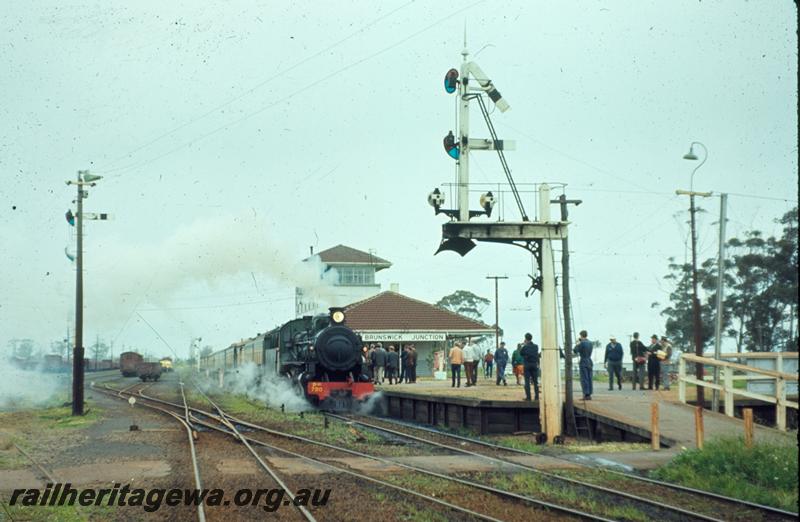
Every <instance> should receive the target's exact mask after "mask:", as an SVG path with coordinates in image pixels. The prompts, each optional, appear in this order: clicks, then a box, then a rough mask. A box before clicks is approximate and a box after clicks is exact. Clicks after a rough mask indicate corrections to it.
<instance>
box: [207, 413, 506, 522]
mask: <svg viewBox="0 0 800 522" xmlns="http://www.w3.org/2000/svg"><path fill="white" fill-rule="evenodd" d="M192 417H193V418H194V422H195V423H196V424H198V425H200V426H203V427H205V428H208V429H211V430H215V431H218V432H220V433H224V434H226V435H230V436H232V437H234V438H236V435H235V434H234V433H233V432H231V431H230V430H228V429H226V428H221V427H220V426H218V425H216V424H212V423H210V422H206V421H204V420H202V419H198V418H196V417H194V416H192ZM217 422H219V421H217ZM245 438H246V439H247V441H248V442H250V443H251V444H255V445H257V446H262V447H264V448H267V449H270V450H273V451H277V452H280V453H284V454H286V455H290V456H292V457H296V458H299V459H301V460H305V461H306V462H309V463H310V464H314V465H322V466H325V467H327V468H330V469H331V470H333V471H336V472H341V473H344V474H345V475H350V476H352V477H355V478H357V479H363V480H366V481H368V482H372V483H374V484H378V485H381V486H385V487H387V488H391V489H395V490H397V491H400V492H402V493H407V494H409V495H413V496H415V497H419V498H422V499H424V500H427V501H429V502H433V503H436V504H439V505H441V506H444V507H446V508H449V509H452V510H455V511H460V512H462V513H464V514H466V515H470V516H473V517H475V518H479V519H481V520H487V521H489V522H503V521H502V520H500V519H497V518H494V517H490V516H488V515H484V514H482V513H478V512H477V511H472V510H470V509H467V508H464V507H461V506H457V505H455V504H451V503H449V502H447V501H445V500H441V499H438V498H436V497H432V496H430V495H425V494H424V493H419V492H417V491H414V490H411V489H408V488H404V487H402V486H398V485H397V484H392V483H391V482H386V481H383V480H380V479H376V478H373V477H370V476H369V475H364V474H359V473H356V472H355V471H352V470H350V469H348V468H344V467H339V466H334V465H333V464H331V463H329V462H325V461H324V460H320V459H315V458H313V457H309V456H307V455H302V454H300V453H295V452H294V451H290V450H287V449H284V448H280V447H278V446H274V445H272V444H269V443H267V442H264V441H262V440H258V439H253V438H250V437H245Z"/></svg>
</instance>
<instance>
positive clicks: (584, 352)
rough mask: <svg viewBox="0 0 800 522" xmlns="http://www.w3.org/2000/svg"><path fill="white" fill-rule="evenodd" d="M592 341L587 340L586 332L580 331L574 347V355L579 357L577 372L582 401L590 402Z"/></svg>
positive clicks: (591, 390) (591, 389)
mask: <svg viewBox="0 0 800 522" xmlns="http://www.w3.org/2000/svg"><path fill="white" fill-rule="evenodd" d="M592 348H593V346H592V341H590V340H589V334H588V332H587V331H586V330H581V333H580V339H579V340H578V344H577V346H575V355H576V356H578V357H580V359H578V370H579V371H580V376H581V391H582V392H583V400H585V401H589V400H592V392H593V391H594V390H593V386H592V367H593V366H594V364H593V363H592Z"/></svg>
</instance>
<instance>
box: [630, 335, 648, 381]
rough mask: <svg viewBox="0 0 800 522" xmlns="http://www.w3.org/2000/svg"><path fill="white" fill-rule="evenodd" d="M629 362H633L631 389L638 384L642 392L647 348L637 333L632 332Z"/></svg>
mask: <svg viewBox="0 0 800 522" xmlns="http://www.w3.org/2000/svg"><path fill="white" fill-rule="evenodd" d="M631 361H632V362H633V389H634V390H635V389H636V384H637V383H638V384H639V389H640V390H644V370H645V367H646V366H647V347H646V346H645V345H644V343H643V342H642V341H640V340H639V332H633V341H631Z"/></svg>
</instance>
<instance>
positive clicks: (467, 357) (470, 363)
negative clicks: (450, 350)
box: [462, 341, 476, 388]
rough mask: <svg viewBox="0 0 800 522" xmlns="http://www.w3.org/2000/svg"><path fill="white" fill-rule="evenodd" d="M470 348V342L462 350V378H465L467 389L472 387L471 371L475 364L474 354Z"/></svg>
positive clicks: (471, 345)
mask: <svg viewBox="0 0 800 522" xmlns="http://www.w3.org/2000/svg"><path fill="white" fill-rule="evenodd" d="M472 347H473V344H472V341H467V345H466V346H464V349H463V350H462V354H463V356H464V376H465V377H466V378H467V388H469V387H470V386H473V382H472V371H473V369H474V368H475V364H476V360H475V359H476V358H475V353H474V352H473V351H472Z"/></svg>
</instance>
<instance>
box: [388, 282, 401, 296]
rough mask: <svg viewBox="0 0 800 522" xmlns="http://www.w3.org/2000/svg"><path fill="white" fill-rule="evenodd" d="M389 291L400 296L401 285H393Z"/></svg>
mask: <svg viewBox="0 0 800 522" xmlns="http://www.w3.org/2000/svg"><path fill="white" fill-rule="evenodd" d="M389 290H390V291H392V292H394V293H396V294H399V293H400V284H399V283H391V284H390V285H389Z"/></svg>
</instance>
